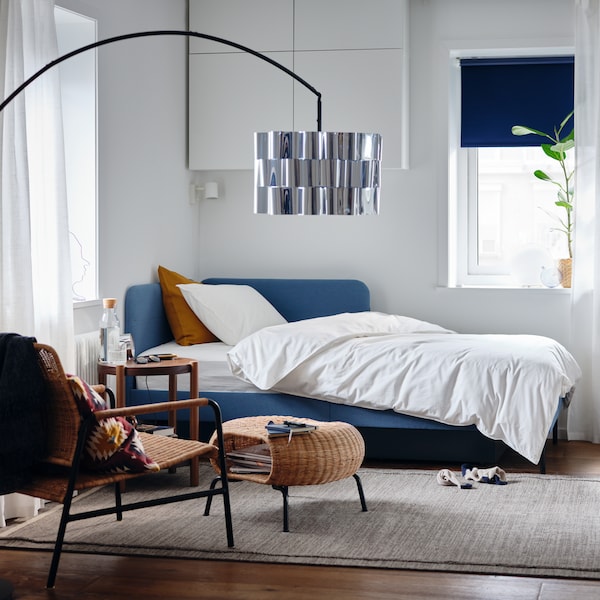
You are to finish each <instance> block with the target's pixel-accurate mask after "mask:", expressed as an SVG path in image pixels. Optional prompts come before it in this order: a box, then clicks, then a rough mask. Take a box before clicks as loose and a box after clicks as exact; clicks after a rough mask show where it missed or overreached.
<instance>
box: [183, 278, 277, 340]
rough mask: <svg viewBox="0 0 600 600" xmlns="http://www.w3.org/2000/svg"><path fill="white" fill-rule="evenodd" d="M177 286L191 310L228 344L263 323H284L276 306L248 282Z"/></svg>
mask: <svg viewBox="0 0 600 600" xmlns="http://www.w3.org/2000/svg"><path fill="white" fill-rule="evenodd" d="M177 287H178V288H179V289H180V290H181V293H182V294H183V297H184V298H185V301H186V302H187V303H188V304H189V306H190V308H191V309H192V311H194V314H195V315H196V316H197V317H198V318H199V319H200V320H201V321H202V322H203V323H204V325H206V327H207V328H208V329H209V330H210V331H211V332H212V333H214V334H215V335H216V336H217V337H218V338H219V339H220V340H221V341H222V342H225V343H226V344H229V345H230V346H235V344H237V343H238V342H239V341H240V340H242V339H244V338H245V337H247V336H249V335H250V334H251V333H254V332H255V331H258V330H260V329H263V328H264V327H270V326H271V325H283V324H284V323H287V321H286V320H285V319H284V318H283V317H282V316H281V315H280V314H279V313H278V312H277V310H276V309H275V307H274V306H273V305H272V304H271V303H270V302H269V301H268V300H267V299H266V298H265V297H264V296H262V295H261V294H259V293H258V292H257V291H256V290H255V289H254V288H253V287H250V286H249V285H228V284H219V285H209V284H205V283H184V284H180V285H178V286H177Z"/></svg>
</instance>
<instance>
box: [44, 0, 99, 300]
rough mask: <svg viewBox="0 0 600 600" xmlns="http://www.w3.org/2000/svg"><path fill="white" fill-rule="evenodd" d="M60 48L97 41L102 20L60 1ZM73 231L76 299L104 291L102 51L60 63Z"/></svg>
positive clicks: (57, 9) (65, 49)
mask: <svg viewBox="0 0 600 600" xmlns="http://www.w3.org/2000/svg"><path fill="white" fill-rule="evenodd" d="M54 16H55V20H56V31H57V37H58V48H59V54H60V55H63V54H66V53H67V52H69V51H71V50H74V49H76V48H80V47H82V46H85V45H87V44H91V43H93V42H95V41H96V21H95V20H94V19H90V18H88V17H85V16H82V15H79V14H76V13H74V12H71V11H68V10H65V9H63V8H60V7H58V6H56V7H55V11H54ZM59 69H60V85H61V96H62V104H63V128H64V139H65V161H66V172H67V198H68V205H69V233H70V236H71V270H72V274H73V275H72V276H73V285H72V288H73V302H82V301H85V300H95V299H97V297H98V291H97V290H98V285H97V280H98V266H97V262H98V261H97V219H96V214H97V210H96V189H97V184H96V54H95V51H93V50H90V51H87V52H83V53H82V54H79V55H78V56H75V57H73V58H70V59H69V60H66V61H64V62H63V63H61V64H60V66H59Z"/></svg>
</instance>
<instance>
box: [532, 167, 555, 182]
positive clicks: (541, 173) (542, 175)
mask: <svg viewBox="0 0 600 600" xmlns="http://www.w3.org/2000/svg"><path fill="white" fill-rule="evenodd" d="M533 174H534V175H535V176H536V177H537V178H538V179H542V180H543V181H552V179H550V177H548V175H546V173H544V171H541V170H540V169H537V171H534V172H533Z"/></svg>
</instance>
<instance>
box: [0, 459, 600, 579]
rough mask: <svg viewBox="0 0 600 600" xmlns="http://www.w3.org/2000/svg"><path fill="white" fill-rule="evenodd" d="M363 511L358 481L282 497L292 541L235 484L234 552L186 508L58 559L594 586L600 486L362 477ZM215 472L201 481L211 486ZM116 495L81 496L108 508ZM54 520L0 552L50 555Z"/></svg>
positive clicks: (82, 539)
mask: <svg viewBox="0 0 600 600" xmlns="http://www.w3.org/2000/svg"><path fill="white" fill-rule="evenodd" d="M360 475H361V477H362V481H363V486H364V490H365V495H366V500H367V505H368V509H369V510H368V512H362V511H361V508H360V501H359V498H358V493H357V488H356V484H355V482H354V479H352V478H349V479H346V480H343V481H338V482H334V483H329V484H325V485H320V486H310V487H297V488H291V489H290V533H283V532H282V497H281V493H280V492H278V491H276V490H273V489H272V488H271V487H269V486H263V485H258V484H254V483H249V482H239V483H232V484H231V493H232V508H233V520H234V535H235V544H236V545H235V548H233V549H228V548H227V546H226V539H225V525H224V520H223V517H222V502H221V499H220V498H217V499H216V500H215V501H214V502H213V509H212V511H211V514H210V516H208V517H204V516H203V508H204V503H203V501H200V502H199V501H188V502H183V503H178V504H171V505H167V506H161V507H155V508H149V509H143V510H138V511H131V512H127V513H125V515H124V519H123V521H122V522H120V523H119V522H117V521H116V520H115V519H114V517H113V516H108V517H100V518H97V519H91V520H86V521H79V522H75V523H71V524H70V525H69V526H68V528H67V535H66V543H65V551H76V552H97V553H106V554H124V555H134V554H136V555H148V556H166V557H181V558H201V559H218V560H237V561H258V562H286V563H300V564H319V565H342V566H367V567H377V568H390V569H419V570H442V571H463V572H472V573H489V574H511V575H518V574H522V575H530V576H552V577H562V576H564V577H579V578H592V579H600V480H598V479H592V478H590V479H584V478H576V477H562V476H561V477H557V476H549V475H537V474H520V475H516V474H515V475H512V474H511V473H508V474H507V477H508V481H509V483H508V485H505V486H500V485H491V484H475V486H474V488H473V489H471V490H459V489H458V488H456V487H443V486H440V485H438V484H437V483H436V473H435V472H433V471H416V470H380V469H363V470H361V471H360ZM211 478H212V471H209V470H208V469H207V470H205V471H203V473H202V479H203V480H204V481H209V480H210V479H211ZM165 479H167V480H168V482H169V483H170V484H171V485H173V486H175V487H178V486H183V487H185V486H186V479H187V471H186V469H180V470H179V471H178V473H177V474H175V475H169V474H168V473H160V474H159V475H156V476H151V477H147V478H144V479H140V480H137V481H134V482H128V484H127V485H128V491H127V492H126V495H127V500H131V499H133V497H134V496H136V497H137V496H140V497H149V496H152V495H154V494H155V493H156V492H155V488H156V486H155V485H154V484H156V483H158V482H164V480H165ZM111 497H112V488H110V489H108V488H105V489H104V490H101V491H98V492H94V493H91V494H88V495H87V496H85V495H84V497H81V498H79V499H78V500H77V501H76V503H75V508H77V507H78V506H82V505H84V504H85V506H86V507H90V506H92V505H93V506H94V507H96V506H99V505H101V504H103V505H105V503H106V502H110V500H111ZM59 516H60V512H59V510H57V509H56V507H55V508H50V509H48V510H46V511H45V512H44V513H41V514H40V516H39V517H37V518H35V519H33V520H31V521H28V522H26V523H24V524H22V525H13V526H12V527H10V528H8V529H7V530H4V531H2V530H0V546H2V547H13V548H14V547H16V548H36V549H46V548H48V549H49V548H51V547H52V544H53V540H54V536H55V534H56V530H57V523H58V519H59Z"/></svg>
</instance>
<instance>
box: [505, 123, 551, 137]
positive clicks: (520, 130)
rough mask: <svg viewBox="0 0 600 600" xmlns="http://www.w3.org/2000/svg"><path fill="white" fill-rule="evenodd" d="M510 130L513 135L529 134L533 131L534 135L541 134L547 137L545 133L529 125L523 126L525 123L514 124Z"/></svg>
mask: <svg viewBox="0 0 600 600" xmlns="http://www.w3.org/2000/svg"><path fill="white" fill-rule="evenodd" d="M511 131H512V134H513V135H529V134H530V133H534V134H535V135H543V136H544V137H548V134H547V133H544V132H543V131H538V130H537V129H532V128H531V127H525V125H514V126H513V127H512V129H511Z"/></svg>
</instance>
